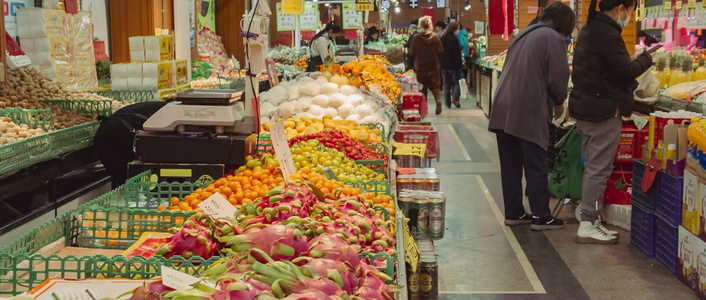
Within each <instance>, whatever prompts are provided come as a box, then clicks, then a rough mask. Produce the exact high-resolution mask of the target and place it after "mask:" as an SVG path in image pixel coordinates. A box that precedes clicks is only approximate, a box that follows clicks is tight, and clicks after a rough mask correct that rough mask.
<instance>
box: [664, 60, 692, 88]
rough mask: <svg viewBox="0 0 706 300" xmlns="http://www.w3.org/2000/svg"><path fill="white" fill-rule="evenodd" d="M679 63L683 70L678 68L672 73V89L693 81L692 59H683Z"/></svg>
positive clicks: (670, 81)
mask: <svg viewBox="0 0 706 300" xmlns="http://www.w3.org/2000/svg"><path fill="white" fill-rule="evenodd" d="M679 61H680V63H679V66H680V67H681V68H677V69H675V70H674V71H672V75H671V76H670V78H669V86H670V87H671V86H675V85H677V84H680V83H684V82H689V81H691V59H690V58H688V57H682V58H681V59H679Z"/></svg>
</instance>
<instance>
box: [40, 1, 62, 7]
mask: <svg viewBox="0 0 706 300" xmlns="http://www.w3.org/2000/svg"><path fill="white" fill-rule="evenodd" d="M62 2H63V1H60V0H42V7H44V8H53V9H59V8H62V4H63V3H62ZM62 9H63V8H62Z"/></svg>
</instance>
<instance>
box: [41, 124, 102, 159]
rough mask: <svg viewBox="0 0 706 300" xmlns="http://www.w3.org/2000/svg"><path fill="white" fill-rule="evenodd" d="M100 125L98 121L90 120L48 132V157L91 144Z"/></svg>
mask: <svg viewBox="0 0 706 300" xmlns="http://www.w3.org/2000/svg"><path fill="white" fill-rule="evenodd" d="M98 126H100V122H99V121H91V122H87V123H83V124H80V125H76V126H72V127H69V128H64V129H60V130H56V131H52V132H50V133H48V134H47V135H48V136H49V140H50V144H51V151H50V153H49V157H56V156H59V155H63V154H66V153H69V152H72V151H76V150H80V149H83V148H86V147H88V146H90V145H91V144H93V137H94V136H95V135H96V131H97V130H98Z"/></svg>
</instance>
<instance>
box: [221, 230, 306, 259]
mask: <svg viewBox="0 0 706 300" xmlns="http://www.w3.org/2000/svg"><path fill="white" fill-rule="evenodd" d="M227 245H229V246H232V249H233V251H235V252H238V253H244V252H245V251H246V250H248V249H260V250H262V251H264V253H267V255H268V256H271V257H272V258H273V259H274V260H283V259H294V258H297V257H299V256H302V255H308V254H309V246H308V244H307V242H306V237H303V236H302V233H301V231H299V230H295V229H292V228H290V227H287V226H283V225H260V226H251V227H250V228H249V229H247V230H246V231H245V232H244V233H243V234H240V235H236V236H233V237H228V238H227ZM254 256H255V258H257V260H258V261H260V262H265V261H266V260H265V258H264V257H262V256H259V255H258V254H255V255H254Z"/></svg>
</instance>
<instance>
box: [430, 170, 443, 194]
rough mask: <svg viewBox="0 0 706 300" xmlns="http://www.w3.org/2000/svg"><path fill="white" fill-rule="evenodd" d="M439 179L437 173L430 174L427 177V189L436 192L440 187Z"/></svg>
mask: <svg viewBox="0 0 706 300" xmlns="http://www.w3.org/2000/svg"><path fill="white" fill-rule="evenodd" d="M440 185H441V181H440V180H439V175H435V174H430V175H429V176H428V177H427V190H429V191H433V192H438V191H439V189H440Z"/></svg>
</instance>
